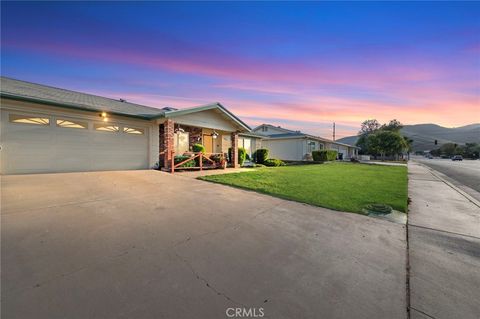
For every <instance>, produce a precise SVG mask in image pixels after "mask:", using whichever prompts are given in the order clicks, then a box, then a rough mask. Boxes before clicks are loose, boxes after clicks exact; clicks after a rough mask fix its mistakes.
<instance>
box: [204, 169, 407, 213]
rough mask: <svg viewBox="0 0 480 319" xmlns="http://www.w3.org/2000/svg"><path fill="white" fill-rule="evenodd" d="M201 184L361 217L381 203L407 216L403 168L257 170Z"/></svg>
mask: <svg viewBox="0 0 480 319" xmlns="http://www.w3.org/2000/svg"><path fill="white" fill-rule="evenodd" d="M200 179H202V180H206V181H211V182H215V183H221V184H226V185H230V186H235V187H240V188H244V189H249V190H254V191H257V192H260V193H264V194H269V195H273V196H276V197H280V198H285V199H289V200H294V201H298V202H302V203H307V204H311V205H316V206H322V207H327V208H331V209H335V210H341V211H348V212H354V213H362V208H364V207H365V205H367V204H372V203H381V204H387V205H390V206H392V207H393V209H396V210H399V211H402V212H407V168H406V167H404V166H382V165H365V164H350V163H332V164H319V165H298V166H285V167H275V168H261V169H257V170H252V171H251V172H242V173H231V174H222V175H210V176H203V177H200Z"/></svg>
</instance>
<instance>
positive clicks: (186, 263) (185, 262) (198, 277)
mask: <svg viewBox="0 0 480 319" xmlns="http://www.w3.org/2000/svg"><path fill="white" fill-rule="evenodd" d="M175 256H176V257H177V258H178V259H179V260H181V261H182V262H183V263H184V264H185V265H186V266H187V267H188V268H189V269H190V272H191V273H192V274H193V275H194V276H195V278H197V279H198V280H200V281H202V282H203V283H204V284H205V286H207V287H208V289H210V290H211V291H213V292H214V293H215V294H216V295H217V296H222V297H223V298H225V299H226V300H228V301H230V302H233V303H235V304H237V305H240V306H243V307H245V308H246V307H247V306H246V305H244V304H243V303H241V302H238V301H236V300H234V299H232V298H231V297H230V296H228V295H227V294H226V293H224V292H221V291H219V290H218V289H217V288H215V287H214V286H212V285H211V284H210V283H209V282H208V280H207V279H206V278H205V277H202V276H201V275H200V274H199V273H198V272H197V271H196V270H195V268H194V267H193V266H192V264H191V263H190V262H189V261H188V260H187V259H186V258H184V257H182V256H180V255H179V254H178V253H177V252H175Z"/></svg>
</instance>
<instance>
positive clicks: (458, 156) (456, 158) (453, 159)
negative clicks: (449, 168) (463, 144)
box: [452, 155, 463, 161]
mask: <svg viewBox="0 0 480 319" xmlns="http://www.w3.org/2000/svg"><path fill="white" fill-rule="evenodd" d="M452 161H463V157H462V155H455V156H454V157H452Z"/></svg>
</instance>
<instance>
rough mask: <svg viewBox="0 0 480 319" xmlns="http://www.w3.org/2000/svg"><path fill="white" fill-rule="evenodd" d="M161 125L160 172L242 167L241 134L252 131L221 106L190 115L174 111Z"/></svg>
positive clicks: (192, 112)
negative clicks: (240, 155)
mask: <svg viewBox="0 0 480 319" xmlns="http://www.w3.org/2000/svg"><path fill="white" fill-rule="evenodd" d="M158 123H159V151H160V153H159V167H160V169H162V170H165V171H169V172H172V173H173V172H175V171H176V170H204V169H213V168H222V169H225V168H226V167H233V168H238V167H239V164H238V147H239V139H238V134H239V133H240V132H245V131H248V130H249V128H248V126H246V125H245V124H244V123H243V122H241V121H239V120H238V119H237V118H235V117H233V116H232V115H230V113H229V112H228V111H226V110H225V109H224V108H223V107H221V106H220V105H217V106H216V107H209V108H208V109H200V110H192V111H191V112H189V113H186V112H185V111H183V110H182V111H176V110H174V111H170V112H167V113H166V114H165V118H164V119H161V120H159V121H158ZM229 149H231V152H230V153H231V154H229Z"/></svg>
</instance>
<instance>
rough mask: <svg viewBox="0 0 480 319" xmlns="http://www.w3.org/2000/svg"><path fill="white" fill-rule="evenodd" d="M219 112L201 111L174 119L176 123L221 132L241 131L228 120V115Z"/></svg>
mask: <svg viewBox="0 0 480 319" xmlns="http://www.w3.org/2000/svg"><path fill="white" fill-rule="evenodd" d="M219 112H220V111H217V110H207V111H201V112H196V113H191V114H186V115H181V116H176V117H175V118H173V120H174V121H175V123H178V124H182V125H188V126H195V127H202V128H210V129H215V130H220V131H227V132H235V131H236V130H238V129H239V127H237V126H236V125H235V124H234V123H233V122H232V120H231V119H227V118H226V115H223V114H221V113H219Z"/></svg>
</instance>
